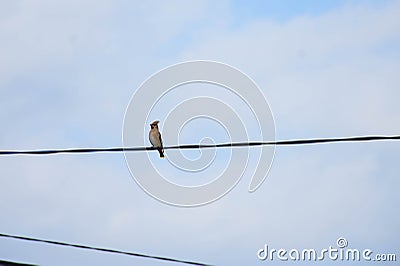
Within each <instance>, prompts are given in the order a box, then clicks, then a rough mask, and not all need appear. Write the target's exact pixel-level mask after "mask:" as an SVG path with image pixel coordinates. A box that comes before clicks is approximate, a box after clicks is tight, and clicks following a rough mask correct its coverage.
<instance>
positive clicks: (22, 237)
mask: <svg viewBox="0 0 400 266" xmlns="http://www.w3.org/2000/svg"><path fill="white" fill-rule="evenodd" d="M0 237H7V238H14V239H19V240H26V241H34V242H41V243H46V244H52V245H59V246H67V247H73V248H80V249H90V250H96V251H102V252H109V253H116V254H123V255H128V256H135V257H142V258H148V259H155V260H163V261H169V262H176V263H184V264H190V265H202V266H211V265H210V264H204V263H201V262H194V261H187V260H179V259H173V258H167V257H160V256H152V255H146V254H141V253H135V252H126V251H120V250H115V249H108V248H98V247H91V246H85V245H80V244H70V243H65V242H59V241H53V240H45V239H38V238H32V237H26V236H16V235H9V234H2V233H0Z"/></svg>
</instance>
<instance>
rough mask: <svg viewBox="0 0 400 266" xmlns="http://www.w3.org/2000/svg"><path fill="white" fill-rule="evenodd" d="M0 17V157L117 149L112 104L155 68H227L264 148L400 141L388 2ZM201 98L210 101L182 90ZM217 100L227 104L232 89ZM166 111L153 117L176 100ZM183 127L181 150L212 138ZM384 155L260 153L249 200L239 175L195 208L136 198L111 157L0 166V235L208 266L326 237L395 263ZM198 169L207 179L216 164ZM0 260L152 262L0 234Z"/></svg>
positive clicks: (11, 161) (205, 4) (249, 261)
mask: <svg viewBox="0 0 400 266" xmlns="http://www.w3.org/2000/svg"><path fill="white" fill-rule="evenodd" d="M0 6H1V8H0V39H1V43H0V47H1V49H0V58H1V60H0V106H1V110H2V112H0V125H1V128H2V131H1V134H0V149H41V148H70V147H110V146H121V145H122V140H121V139H122V137H121V135H122V124H123V119H124V114H125V110H126V107H127V105H128V103H129V99H130V97H131V96H132V94H133V93H135V91H136V90H137V88H138V87H139V86H140V84H142V82H144V81H145V80H146V79H147V78H148V77H149V76H151V75H153V74H154V73H156V72H157V71H159V70H161V69H163V68H165V67H167V66H169V65H172V64H176V63H179V62H182V61H187V60H199V59H201V60H213V61H219V62H223V63H227V64H230V65H232V66H234V67H236V68H238V69H240V70H241V71H243V72H244V73H246V74H247V75H249V76H250V77H251V78H252V79H253V80H254V81H255V82H256V83H257V84H258V86H259V87H260V88H261V90H262V91H263V93H264V95H265V96H266V97H267V99H268V102H269V105H270V107H271V109H272V112H273V114H274V118H275V127H276V139H296V138H314V137H336V136H339V137H340V136H353V135H368V134H388V135H392V134H399V132H400V128H399V123H398V121H399V120H398V117H399V115H400V108H399V105H398V99H399V96H400V95H399V89H398V88H399V85H400V78H399V75H398V69H400V53H399V51H400V49H399V47H400V37H399V36H400V20H399V19H398V14H399V11H400V4H399V1H323V2H322V1H321V2H320V3H318V4H316V3H315V1H254V2H251V3H245V2H240V1H218V2H213V1H196V2H188V1H169V2H165V1H151V2H146V3H144V2H134V1H131V2H129V1H90V0H88V1H80V2H71V1H57V2H56V3H55V2H53V1H47V0H42V1H35V2H32V1H6V2H4V1H3V2H2V3H1V4H0ZM206 92H207V93H208V92H210V93H214V94H213V95H214V96H216V95H218V93H219V92H216V91H214V92H211V90H210V91H208V90H206V89H199V94H202V93H206ZM184 96H187V97H193V95H191V94H181V95H180V97H184ZM219 96H220V97H221V99H223V100H224V101H226V102H228V103H230V104H232V105H234V106H237V108H240V105H239V104H238V103H237V102H236V101H235V100H233V99H232V95H222V94H221V95H219ZM165 101H166V102H165V103H164V105H163V106H164V108H167V107H168V106H174V105H176V104H179V102H180V101H181V98H179V97H176V98H174V95H170V96H169V97H166V98H165ZM148 104H152V103H148ZM163 106H161V107H163ZM138 115H141V114H138ZM153 115H154V116H157V114H153ZM160 116H161V115H160ZM163 126H164V125H163V124H162V123H161V129H162V128H163ZM210 126H217V124H216V123H215V124H213V125H210ZM140 130H142V129H141V128H140ZM194 130H195V125H194V124H191V126H189V127H187V128H186V131H182V134H183V133H186V135H185V136H182V139H181V140H182V141H184V142H193V143H196V142H199V141H200V139H199V138H201V136H204V137H207V136H209V137H213V136H212V134H210V132H209V130H196V134H192V135H188V134H187V133H189V132H191V131H194ZM219 130H220V129H219ZM249 130H250V135H251V136H256V135H257V133H256V131H254V130H253V129H252V128H251V127H249ZM220 131H221V132H222V130H220ZM220 131H216V132H220ZM214 137H215V139H222V140H223V139H224V137H226V136H225V135H223V133H221V135H218V134H217V135H216V136H214ZM164 142H165V143H171V141H169V140H168V139H165V140H164ZM398 149H399V143H397V142H376V143H352V144H350V143H346V144H331V145H315V146H298V147H277V149H276V153H275V159H274V162H273V165H272V168H271V171H270V173H269V175H268V177H267V180H266V181H265V182H264V184H263V185H262V186H261V187H260V188H259V189H258V190H257V191H256V192H255V193H248V192H247V188H248V184H249V180H250V173H247V174H245V175H244V177H243V179H242V180H241V181H240V182H239V184H238V185H237V186H236V187H235V188H234V189H233V190H232V191H231V192H230V193H228V194H227V195H226V196H225V197H223V198H222V199H220V200H218V201H216V202H214V203H212V204H209V205H205V206H202V207H197V208H178V207H173V206H169V205H166V204H163V203H161V202H159V201H157V200H155V199H154V198H152V197H150V196H149V195H148V194H146V193H145V192H144V191H142V190H141V189H140V187H139V186H138V185H137V184H136V183H135V182H134V180H133V178H132V177H131V176H130V173H129V170H128V168H127V166H126V163H125V159H124V156H123V154H90V155H89V154H88V155H57V156H39V157H30V156H26V157H24V156H14V157H0V188H1V190H2V193H1V194H0V210H1V211H2V215H1V219H0V229H1V230H0V231H1V232H4V233H10V234H17V235H26V236H32V237H38V238H45V239H54V240H60V241H66V242H72V243H82V244H88V245H95V246H102V247H110V248H115V249H122V250H127V251H133V252H143V253H148V254H155V255H161V256H171V257H176V258H182V259H190V260H198V261H204V262H209V263H213V264H216V265H263V264H266V263H269V262H262V261H259V260H258V259H257V255H256V252H257V250H258V249H259V248H262V247H263V245H264V244H269V245H270V246H271V247H274V248H287V249H291V248H299V249H302V248H315V249H318V248H326V247H328V246H329V245H334V244H335V241H336V239H337V238H338V237H346V239H347V240H348V241H349V246H350V247H353V248H360V249H363V248H370V249H372V250H374V251H376V252H381V253H385V252H386V253H394V252H397V255H398V257H399V256H400V254H398V247H399V244H400V243H399V240H398V237H397V236H398V235H399V233H400V231H399V230H400V229H399V228H400V226H399V225H400V218H399V217H398V215H396V214H397V213H398V205H399V200H400V198H399V193H398V187H399V185H400V184H399V182H400V181H399V179H398V171H399V166H398V163H397V161H396V158H397V157H398ZM152 155H153V154H149V156H152ZM191 155H194V154H191ZM222 155H226V153H222ZM222 155H221V154H220V157H221V156H222ZM167 156H168V152H167ZM152 159H155V158H152ZM153 161H154V162H155V163H156V162H157V161H156V160H153ZM215 163H216V165H215V167H216V168H217V169H221V166H223V165H222V164H223V163H225V158H219V160H217V161H216V162H215ZM160 164H161V163H160ZM166 164H167V161H163V162H162V165H161V170H163V169H164V168H163V167H164V165H166ZM254 164H255V162H254V161H250V162H249V166H250V167H256V166H255V165H254ZM222 168H223V167H222ZM185 175H186V174H185V173H183V174H182V176H180V178H185ZM212 176H213V172H211V173H208V175H207V174H206V176H205V179H206V180H208V179H209V178H210V177H212ZM187 177H188V178H193V176H190V175H188V176H187ZM190 182H191V181H189V182H188V183H190ZM194 183H196V182H194ZM0 258H1V259H6V260H12V261H23V262H31V263H36V264H40V265H88V264H89V265H110V264H113V265H132V264H133V265H136V264H138V265H154V264H155V263H154V261H151V260H146V259H141V258H130V257H124V256H116V255H107V254H101V253H96V252H89V251H81V250H75V249H69V248H62V247H54V246H49V245H42V244H33V243H27V242H22V241H15V240H9V239H1V238H0ZM275 263H276V264H279V262H275ZM326 263H328V262H326ZM326 263H324V264H326ZM160 264H162V263H160ZM168 264H169V263H164V265H168ZM293 264H301V263H293ZM328 264H329V263H328ZM338 264H341V262H339V261H336V262H331V265H338ZM372 264H373V263H372ZM379 264H385V263H379ZM157 265H159V264H158V262H157ZM373 265H375V264H373ZM392 265H393V263H392Z"/></svg>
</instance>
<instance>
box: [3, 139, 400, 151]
mask: <svg viewBox="0 0 400 266" xmlns="http://www.w3.org/2000/svg"><path fill="white" fill-rule="evenodd" d="M377 140H400V135H395V136H360V137H345V138H324V139H296V140H278V141H254V142H235V143H220V144H187V145H176V146H167V147H164V150H172V149H207V148H225V147H250V146H266V145H270V146H274V145H275V146H284V145H306V144H322V143H332V142H361V141H377ZM154 149H155V148H154V147H127V148H123V147H116V148H76V149H59V150H58V149H48V150H25V151H23V150H0V155H46V154H56V153H95V152H133V151H150V150H154Z"/></svg>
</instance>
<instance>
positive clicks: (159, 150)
mask: <svg viewBox="0 0 400 266" xmlns="http://www.w3.org/2000/svg"><path fill="white" fill-rule="evenodd" d="M157 150H158V152H159V153H160V158H164V157H165V156H164V150H163V149H162V148H158V149H157Z"/></svg>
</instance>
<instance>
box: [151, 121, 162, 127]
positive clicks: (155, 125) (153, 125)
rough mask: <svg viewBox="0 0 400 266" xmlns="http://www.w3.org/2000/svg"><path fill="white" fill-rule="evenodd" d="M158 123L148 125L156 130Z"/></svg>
mask: <svg viewBox="0 0 400 266" xmlns="http://www.w3.org/2000/svg"><path fill="white" fill-rule="evenodd" d="M158 123H160V121H158V120H157V121H154V122H153V123H151V124H150V127H151V128H158Z"/></svg>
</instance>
